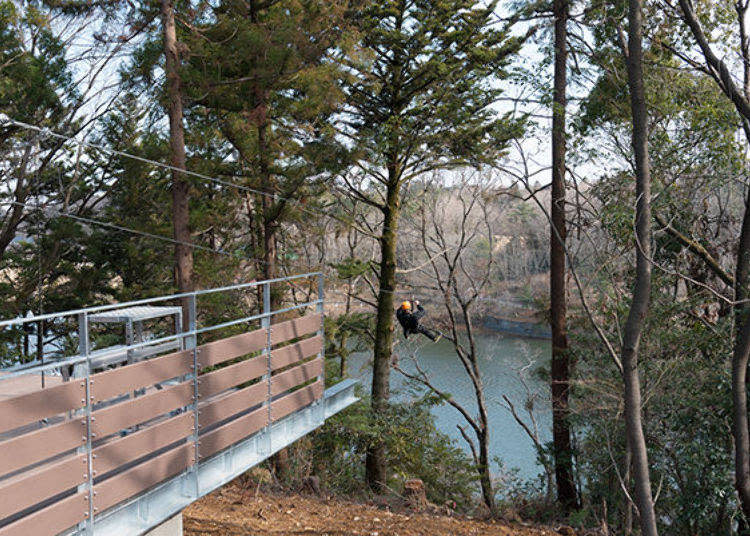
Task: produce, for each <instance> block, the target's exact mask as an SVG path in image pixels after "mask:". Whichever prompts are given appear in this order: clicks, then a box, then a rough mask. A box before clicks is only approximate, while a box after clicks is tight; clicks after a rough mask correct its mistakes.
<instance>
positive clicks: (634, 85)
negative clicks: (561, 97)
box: [622, 0, 658, 536]
mask: <svg viewBox="0 0 750 536" xmlns="http://www.w3.org/2000/svg"><path fill="white" fill-rule="evenodd" d="M642 1H643V0H630V6H629V11H628V20H629V28H628V58H627V65H628V86H629V87H630V102H631V110H632V116H633V152H634V154H635V175H636V222H635V234H636V240H637V247H636V278H635V285H634V288H633V301H632V303H631V305H630V311H629V312H628V318H627V321H626V322H625V330H624V334H623V345H622V366H623V381H624V384H625V400H624V402H625V426H626V429H627V435H628V440H629V441H630V445H631V447H632V456H633V458H632V462H633V476H634V480H635V486H634V487H635V497H636V503H637V505H638V511H639V514H640V516H639V517H640V525H641V533H642V534H643V535H644V536H657V534H658V531H657V528H656V514H655V512H654V501H653V497H652V495H651V479H650V476H649V468H648V453H647V451H646V438H645V436H644V434H643V424H642V422H641V385H640V378H639V376H638V346H639V344H640V339H641V331H642V329H643V324H644V321H645V320H646V315H647V314H648V309H649V297H650V293H651V264H650V257H651V170H650V168H649V156H648V124H647V111H646V96H645V89H644V83H643V50H642V43H641V40H642V32H643V29H642V22H643V21H642V16H643V13H642Z"/></svg>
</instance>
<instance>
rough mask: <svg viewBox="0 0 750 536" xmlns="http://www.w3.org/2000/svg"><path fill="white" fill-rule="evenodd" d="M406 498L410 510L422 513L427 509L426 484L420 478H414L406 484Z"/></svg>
mask: <svg viewBox="0 0 750 536" xmlns="http://www.w3.org/2000/svg"><path fill="white" fill-rule="evenodd" d="M404 498H405V499H406V502H407V503H408V504H409V508H411V509H413V510H416V511H421V510H424V509H425V508H427V493H426V492H425V489H424V482H422V481H421V480H420V479H418V478H412V479H409V480H407V481H406V482H404Z"/></svg>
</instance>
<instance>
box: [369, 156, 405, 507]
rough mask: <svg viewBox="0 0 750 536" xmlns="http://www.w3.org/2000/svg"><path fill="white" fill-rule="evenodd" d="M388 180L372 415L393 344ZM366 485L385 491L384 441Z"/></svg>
mask: <svg viewBox="0 0 750 536" xmlns="http://www.w3.org/2000/svg"><path fill="white" fill-rule="evenodd" d="M388 175H389V182H388V188H387V192H386V203H385V206H384V207H383V215H384V221H383V234H382V235H381V237H380V255H381V257H380V278H379V283H380V292H379V293H378V311H377V319H376V324H375V350H374V356H373V359H374V363H373V369H372V402H371V403H372V412H373V417H374V418H378V417H381V416H382V413H383V412H384V410H385V408H386V405H387V404H388V396H389V392H390V385H389V381H390V370H391V369H390V366H391V352H392V345H393V315H394V311H395V309H394V308H393V293H394V292H395V289H396V227H397V225H398V216H399V211H400V208H401V207H400V201H399V183H398V179H397V176H398V175H397V169H396V168H395V167H393V168H389V170H388ZM365 471H366V475H367V484H368V485H369V487H370V489H372V490H373V491H376V492H382V491H384V490H385V484H386V478H387V468H386V459H385V443H384V442H383V441H379V442H377V443H376V444H374V445H371V446H370V447H369V448H368V450H367V459H366V462H365Z"/></svg>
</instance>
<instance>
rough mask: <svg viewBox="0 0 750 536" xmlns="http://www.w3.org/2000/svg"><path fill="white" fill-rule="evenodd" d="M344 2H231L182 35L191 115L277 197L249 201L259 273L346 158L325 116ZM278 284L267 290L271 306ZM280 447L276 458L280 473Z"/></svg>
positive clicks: (271, 268)
mask: <svg viewBox="0 0 750 536" xmlns="http://www.w3.org/2000/svg"><path fill="white" fill-rule="evenodd" d="M346 3H347V0H336V1H323V0H278V1H274V0H271V1H264V2H258V1H255V0H250V1H248V2H245V1H237V0H227V1H224V2H221V3H219V4H218V5H217V6H216V7H210V8H208V9H209V10H210V12H209V13H207V14H208V15H209V17H208V20H210V21H211V22H210V23H208V24H205V25H202V26H201V27H199V28H197V29H196V31H192V32H190V33H189V34H188V35H189V37H188V39H189V46H190V49H191V52H192V64H191V70H190V75H189V76H190V83H191V87H192V89H193V94H194V96H195V97H196V104H197V106H196V114H197V115H200V114H201V113H202V112H205V115H206V119H207V120H208V121H209V122H210V123H212V126H213V125H218V130H219V131H220V133H221V135H222V136H223V137H224V138H225V139H226V140H227V141H228V142H229V143H230V144H231V145H232V147H233V148H234V149H235V150H236V152H237V154H238V156H239V168H240V169H239V170H238V171H239V173H238V174H239V175H243V176H245V177H244V180H243V181H242V183H243V184H245V185H246V186H249V187H252V188H253V189H256V190H260V191H263V192H268V193H269V194H278V195H277V196H276V197H273V196H271V195H256V196H254V199H247V203H246V207H247V211H248V214H247V216H248V220H249V221H250V225H251V229H253V232H252V234H251V236H252V240H251V251H252V257H254V258H256V259H258V262H257V264H258V265H259V266H258V268H257V271H258V272H259V273H260V274H262V276H263V278H264V279H274V278H276V277H278V275H279V269H278V258H279V251H278V244H279V233H280V231H281V225H282V224H283V223H284V222H285V221H288V220H289V219H291V218H294V217H298V216H299V214H300V211H299V210H296V213H295V209H297V203H290V202H289V201H288V200H289V199H294V200H306V198H307V197H309V196H310V195H311V193H312V192H313V191H314V190H315V188H316V185H319V184H320V183H321V182H322V180H323V179H325V178H326V177H329V176H330V174H331V173H330V172H332V171H335V170H336V169H338V167H340V166H342V165H343V164H344V163H345V162H346V158H343V155H344V154H345V151H344V150H343V149H342V148H341V147H340V145H339V144H338V143H337V141H336V140H335V137H334V135H335V132H334V130H333V128H332V127H331V123H330V121H329V119H330V116H331V115H332V114H333V113H334V112H335V111H336V110H337V109H338V108H339V106H340V103H341V101H342V93H341V91H340V90H339V89H337V88H338V84H337V81H338V80H339V79H340V78H341V75H340V73H339V66H338V65H337V64H336V63H334V62H333V61H330V59H331V57H332V55H333V54H334V51H335V50H336V49H335V46H336V45H337V44H338V43H339V40H340V39H341V38H342V35H343V34H344V32H343V25H342V22H343V20H344V18H343V15H344V13H345V10H344V7H345V6H346ZM283 291H284V289H283V288H282V287H281V286H278V287H273V288H272V292H271V309H272V310H275V309H278V308H279V307H280V304H281V301H282V300H283ZM285 460H286V451H285V450H284V451H281V452H279V453H278V454H277V455H276V456H275V457H274V467H275V468H276V471H277V474H278V475H279V476H283V475H284V473H285V472H286V465H287V463H286V461H285Z"/></svg>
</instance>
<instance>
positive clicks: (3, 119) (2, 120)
mask: <svg viewBox="0 0 750 536" xmlns="http://www.w3.org/2000/svg"><path fill="white" fill-rule="evenodd" d="M3 125H13V126H16V127H18V128H23V129H26V130H31V131H34V132H37V133H39V134H41V135H44V136H49V137H52V138H56V139H59V140H63V141H69V142H72V143H76V144H78V146H79V147H87V148H90V149H95V150H97V151H102V152H104V153H108V154H112V155H116V156H121V157H123V158H130V159H133V160H136V161H138V162H143V163H144V164H151V165H153V166H156V167H160V168H162V169H168V170H170V171H173V172H177V173H184V174H185V175H189V176H191V177H195V178H197V179H201V180H204V181H208V182H213V183H215V184H220V185H222V186H227V187H229V188H237V189H238V190H243V191H245V192H249V193H253V194H256V195H262V196H265V197H269V198H271V199H274V200H281V201H285V202H287V203H290V204H292V205H296V206H297V207H298V208H299V210H301V211H302V212H306V213H307V214H310V215H312V216H320V217H324V218H331V219H334V220H336V221H339V222H342V223H349V224H350V222H346V221H345V220H344V219H343V218H341V217H339V216H336V215H335V214H331V213H329V212H325V211H320V210H314V209H311V208H307V207H305V206H304V204H303V203H302V202H301V201H300V200H299V199H294V198H291V197H285V196H282V195H279V194H277V193H274V192H264V191H263V190H258V189H257V188H251V187H249V186H244V185H241V184H235V183H233V182H229V181H226V180H223V179H218V178H216V177H212V176H210V175H206V174H204V173H198V172H196V171H190V170H187V169H180V168H178V167H175V166H172V165H171V164H165V163H163V162H159V161H157V160H151V159H150V158H145V157H143V156H138V155H134V154H130V153H126V152H124V151H119V150H117V149H111V148H109V147H105V146H104V145H98V144H95V143H89V142H85V141H80V140H78V139H76V138H74V137H73V136H66V135H64V134H58V133H57V132H54V131H52V130H50V129H49V128H46V127H39V126H36V125H32V124H30V123H24V122H23V121H17V120H16V119H12V118H10V117H8V116H5V115H3V114H0V126H3ZM336 189H338V190H340V189H339V188H336ZM345 195H346V194H345ZM383 229H386V230H387V229H388V227H386V226H383Z"/></svg>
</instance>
